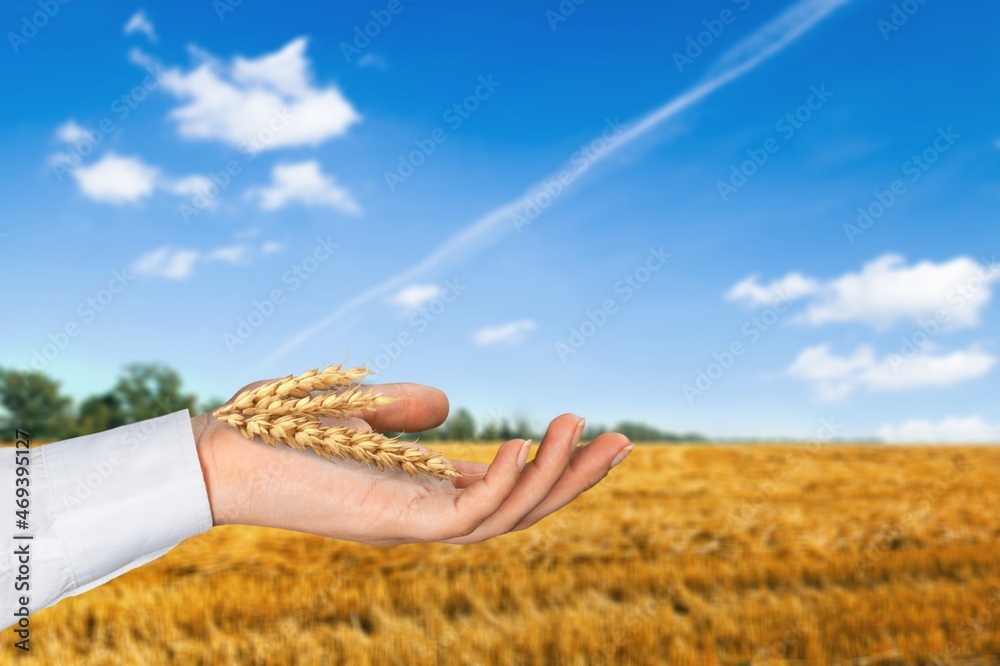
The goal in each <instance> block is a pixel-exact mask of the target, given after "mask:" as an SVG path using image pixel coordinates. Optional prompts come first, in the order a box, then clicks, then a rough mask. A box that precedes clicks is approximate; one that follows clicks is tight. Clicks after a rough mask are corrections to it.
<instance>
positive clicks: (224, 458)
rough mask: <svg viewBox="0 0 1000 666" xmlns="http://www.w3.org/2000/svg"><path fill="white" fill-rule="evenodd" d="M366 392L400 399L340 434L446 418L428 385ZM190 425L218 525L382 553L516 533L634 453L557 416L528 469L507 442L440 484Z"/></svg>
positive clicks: (521, 451)
mask: <svg viewBox="0 0 1000 666" xmlns="http://www.w3.org/2000/svg"><path fill="white" fill-rule="evenodd" d="M251 386H256V384H255V385H251ZM373 388H374V389H376V390H378V391H379V392H380V393H382V394H383V395H387V396H391V397H395V398H398V399H397V400H396V401H395V402H393V403H391V404H389V405H386V406H384V407H379V409H378V410H377V412H375V411H371V412H361V413H358V414H357V415H355V416H356V418H352V419H349V420H348V422H347V423H346V425H349V426H350V427H352V428H355V429H359V430H361V429H364V430H367V429H374V430H388V431H397V432H398V431H403V432H419V431H422V430H427V429H430V428H434V427H436V426H438V425H440V424H441V423H443V422H444V420H445V418H446V417H447V415H448V399H447V397H445V394H444V393H442V392H441V391H439V390H437V389H434V388H431V387H429V386H420V385H418V384H383V385H373ZM191 421H192V427H193V430H194V435H195V441H196V443H197V447H198V455H199V458H200V460H201V465H202V471H203V472H204V475H205V482H206V485H207V487H208V494H209V502H210V504H211V507H212V516H213V519H214V522H215V524H216V525H224V524H245V525H258V526H262V527H279V528H282V529H287V530H296V531H299V532H309V533H312V534H319V535H322V536H329V537H335V538H338V539H346V540H349V541H358V542H361V543H367V544H372V545H383V546H388V545H394V544H401V543H409V542H416V541H443V542H448V543H476V542H479V541H484V540H486V539H489V538H492V537H494V536H497V535H499V534H505V533H507V532H512V531H516V530H523V529H525V528H527V527H530V526H531V525H533V524H535V523H536V522H538V521H539V520H541V519H542V518H544V517H545V516H547V515H549V514H550V513H552V512H554V511H556V510H557V509H560V508H561V507H563V506H565V505H566V504H568V503H569V502H571V501H572V500H573V499H574V498H576V497H577V496H578V495H579V494H580V493H582V492H583V491H585V490H587V489H588V488H590V487H592V486H594V485H595V484H596V483H597V482H598V481H600V480H601V479H603V478H604V477H605V476H606V475H607V473H608V470H610V469H611V467H613V466H614V465H615V464H617V463H618V462H620V461H621V460H623V459H624V457H625V456H626V455H628V452H629V451H630V450H631V444H630V443H629V441H628V439H626V438H625V437H624V436H623V435H620V434H617V433H609V434H603V435H601V436H599V437H597V438H596V439H595V440H594V441H593V442H591V443H590V444H589V445H587V446H585V447H577V442H578V441H579V439H580V435H581V433H582V432H583V419H581V418H579V417H577V416H574V415H572V414H563V415H562V416H560V417H558V418H556V419H555V420H553V421H552V423H551V424H550V425H549V429H548V431H547V432H546V434H545V438H544V439H543V440H542V443H541V446H540V447H539V449H538V453H537V455H536V456H535V459H534V460H533V461H532V462H530V463H526V460H527V456H528V449H529V446H528V445H527V443H526V442H525V441H524V440H521V439H515V440H511V441H509V442H506V443H505V444H503V445H502V446H501V447H500V450H499V451H497V454H496V457H495V458H494V459H493V462H492V463H490V464H489V465H486V464H483V463H476V462H470V461H452V462H453V463H454V464H455V466H456V467H457V468H458V470H459V471H461V472H462V474H463V476H462V477H461V478H458V479H453V480H451V481H442V480H437V479H433V478H431V477H425V476H423V475H421V476H420V477H416V478H414V477H410V476H408V475H407V474H406V473H404V472H402V471H397V470H386V471H384V472H379V471H378V470H377V469H370V468H369V467H367V466H366V465H363V464H361V463H357V462H354V461H348V460H337V461H335V462H331V461H328V460H325V459H323V458H321V457H319V456H318V455H316V454H314V453H313V452H311V451H304V452H300V451H295V450H294V449H291V448H289V447H287V446H281V445H278V446H277V447H271V446H269V445H267V444H264V443H263V442H260V441H253V442H251V441H248V440H247V439H246V438H244V437H243V436H242V435H240V433H239V432H238V431H237V430H236V429H235V428H233V427H232V426H229V425H225V424H223V423H221V422H219V421H218V420H216V419H215V418H214V417H213V416H212V415H211V414H203V415H201V416H198V417H195V418H193V419H192V420H191ZM340 424H342V423H341V422H338V423H336V425H340Z"/></svg>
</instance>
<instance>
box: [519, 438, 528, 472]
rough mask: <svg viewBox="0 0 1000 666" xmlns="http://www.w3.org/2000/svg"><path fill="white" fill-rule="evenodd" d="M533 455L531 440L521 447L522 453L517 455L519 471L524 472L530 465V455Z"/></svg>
mask: <svg viewBox="0 0 1000 666" xmlns="http://www.w3.org/2000/svg"><path fill="white" fill-rule="evenodd" d="M529 453H531V440H530V439H529V440H525V442H524V444H522V445H521V453H519V454H518V455H517V469H518V470H522V469H524V466H525V465H526V464H528V454H529Z"/></svg>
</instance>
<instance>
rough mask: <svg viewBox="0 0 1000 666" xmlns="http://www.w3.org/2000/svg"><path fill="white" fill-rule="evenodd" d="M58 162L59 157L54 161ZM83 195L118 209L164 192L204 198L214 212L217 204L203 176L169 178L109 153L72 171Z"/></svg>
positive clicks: (207, 179)
mask: <svg viewBox="0 0 1000 666" xmlns="http://www.w3.org/2000/svg"><path fill="white" fill-rule="evenodd" d="M56 158H58V156H55V157H54V158H53V159H56ZM70 173H71V174H72V176H73V178H74V179H75V180H76V182H77V185H79V187H80V192H81V193H82V194H83V195H84V196H85V197H87V198H88V199H92V200H94V201H98V202H101V203H109V204H113V205H116V206H120V205H124V204H136V203H139V202H140V201H142V200H143V199H146V198H147V197H150V196H152V195H153V193H154V192H156V191H157V190H164V191H166V192H169V193H171V194H173V195H175V196H178V197H185V196H195V195H202V196H201V199H199V202H200V203H201V205H202V206H203V207H206V208H214V207H215V206H216V205H217V203H218V202H217V201H216V200H215V199H214V198H213V197H211V196H209V188H211V187H214V184H213V183H212V181H211V180H210V179H209V178H207V177H205V176H201V175H197V174H195V175H190V176H182V177H180V178H169V177H166V176H164V175H162V174H161V171H160V169H159V168H158V167H155V166H152V165H149V164H146V163H145V162H143V161H142V160H141V159H139V158H138V157H127V156H122V155H118V154H116V153H107V154H105V155H104V156H103V157H101V159H99V160H97V161H96V162H94V163H92V164H88V165H86V166H78V167H76V168H75V169H73V170H72V171H70Z"/></svg>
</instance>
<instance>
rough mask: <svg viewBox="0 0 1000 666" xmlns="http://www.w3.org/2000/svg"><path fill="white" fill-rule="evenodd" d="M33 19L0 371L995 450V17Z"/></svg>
mask: <svg viewBox="0 0 1000 666" xmlns="http://www.w3.org/2000/svg"><path fill="white" fill-rule="evenodd" d="M43 5H44V3H43ZM43 5H39V4H38V3H37V2H10V3H5V5H4V8H3V9H2V11H0V25H2V26H3V27H4V32H5V34H6V37H5V42H6V44H5V46H4V48H3V49H0V51H2V52H3V56H2V57H3V59H4V62H3V68H2V74H0V76H2V77H3V84H4V89H5V90H6V91H7V93H6V94H7V100H8V103H7V104H5V105H3V109H2V110H0V113H2V114H3V122H0V133H2V135H0V136H2V141H3V146H4V150H3V153H2V156H0V182H2V183H3V191H4V199H3V201H4V203H3V215H2V216H0V233H2V234H3V236H2V237H0V258H2V262H3V266H4V268H5V270H4V271H3V277H2V278H0V279H2V280H4V281H5V285H4V287H5V289H4V292H5V293H6V294H7V296H6V300H5V305H6V309H7V312H8V313H9V314H10V317H9V319H8V321H9V322H10V323H9V324H8V325H7V326H5V327H4V328H3V329H2V331H0V345H2V347H0V348H2V353H0V359H2V364H3V365H5V366H8V367H29V368H30V367H32V366H33V365H34V367H37V368H41V369H44V370H45V371H46V372H47V373H49V374H51V375H53V376H55V377H57V378H58V379H60V380H61V381H62V382H63V383H64V386H65V388H66V389H67V390H68V391H69V392H71V393H73V394H74V395H77V396H82V395H85V394H87V393H90V392H93V391H97V390H103V389H105V388H107V387H109V386H110V385H111V384H112V383H113V381H114V378H115V377H116V375H117V373H118V372H119V370H120V368H121V366H122V365H123V364H125V363H127V362H130V361H153V360H156V361H163V362H166V363H168V364H170V365H172V366H174V367H176V368H177V369H178V370H180V371H181V372H182V374H183V375H184V377H185V379H186V381H187V383H188V385H189V387H190V388H192V389H193V390H195V391H197V392H198V393H199V394H201V395H203V396H209V395H217V396H227V395H229V394H231V393H232V391H234V390H235V389H237V388H239V387H240V386H242V385H243V384H245V383H247V382H249V381H252V380H254V379H258V378H264V377H270V376H274V375H280V374H286V373H289V372H297V371H301V370H304V369H307V368H310V367H314V366H317V365H320V364H325V363H330V362H338V361H340V360H342V359H343V358H344V357H345V356H346V355H347V354H348V352H349V353H350V357H349V358H350V361H352V362H358V363H360V362H366V361H367V362H371V363H373V364H374V365H375V366H376V368H377V369H378V370H379V376H380V380H384V381H416V382H421V383H427V384H432V385H436V386H439V387H441V388H443V389H445V390H446V391H447V392H448V394H449V395H450V397H451V399H452V403H453V405H464V406H468V407H470V408H471V409H472V410H473V412H474V413H475V414H476V415H477V416H478V417H479V418H480V419H481V420H482V419H486V418H489V417H490V416H491V415H492V416H496V415H502V416H507V417H509V418H516V417H519V416H526V417H528V418H529V419H531V420H532V421H533V422H534V423H536V424H537V425H539V426H540V425H542V424H543V423H545V422H546V421H547V420H548V419H549V418H551V417H553V416H555V415H557V414H559V413H562V412H565V411H573V412H576V413H579V414H581V415H583V416H586V417H587V418H588V420H589V422H590V423H593V424H601V423H603V424H612V423H614V422H617V421H619V420H622V419H638V420H644V421H647V422H650V423H652V424H655V425H657V426H660V427H663V428H666V429H671V430H675V431H691V430H694V431H700V432H703V433H706V434H708V435H710V436H717V437H734V436H758V437H771V436H791V437H804V438H808V437H813V436H815V435H816V433H817V432H818V431H819V429H820V427H821V424H822V423H823V419H827V420H831V419H832V420H833V421H834V422H835V423H836V424H837V433H836V434H837V435H838V436H841V437H847V438H861V437H876V436H880V437H884V438H886V439H927V440H991V441H996V440H1000V416H998V415H997V409H996V407H997V398H996V396H997V389H998V384H1000V380H998V372H1000V371H998V370H997V368H996V357H997V354H998V353H1000V350H998V348H997V338H996V333H995V331H996V330H997V323H998V321H1000V314H998V308H997V304H996V303H995V301H994V299H993V298H992V295H993V294H992V292H993V287H992V282H993V280H995V279H996V277H997V275H1000V268H998V267H997V266H996V265H995V264H994V263H993V262H995V261H996V259H995V255H996V253H997V252H998V250H1000V234H998V231H997V225H996V223H995V222H994V221H993V220H992V215H993V212H994V210H995V209H996V201H997V196H998V188H997V185H996V183H997V182H998V176H1000V174H998V166H997V164H998V162H997V151H998V145H1000V144H998V140H1000V131H998V128H997V127H996V122H995V120H994V116H995V108H996V100H997V99H1000V94H998V93H1000V91H998V86H1000V82H997V81H996V80H995V77H989V76H984V73H985V72H988V71H989V67H990V64H991V63H993V62H996V61H997V56H998V55H1000V45H997V43H996V40H994V39H992V35H991V33H990V30H991V28H990V26H991V25H993V24H994V23H995V20H996V19H997V18H998V16H997V14H998V13H1000V10H998V9H996V8H993V7H992V6H983V5H979V4H977V5H976V6H970V5H957V6H956V5H953V4H948V3H939V2H933V1H931V2H926V3H924V4H920V3H919V2H916V1H913V2H911V3H896V5H895V8H894V5H893V3H891V2H877V1H862V0H853V1H849V0H804V1H803V2H798V3H795V2H787V1H786V2H767V1H764V0H738V1H737V2H722V1H720V2H715V3H699V4H698V6H693V5H690V4H688V3H685V4H683V5H682V4H681V3H663V4H662V5H659V6H656V7H652V6H650V5H649V4H648V3H634V4H631V5H630V4H624V5H622V4H614V5H612V4H608V3H598V2H584V3H582V4H579V5H575V4H572V3H570V2H564V3H562V5H560V3H558V2H550V3H544V2H542V3H502V4H489V3H487V4H482V3H477V4H475V5H468V4H466V3H433V4H425V3H419V2H409V1H406V0H400V1H399V2H393V3H390V2H375V3H367V4H365V3H352V4H351V5H349V6H337V7H324V8H321V9H318V8H316V7H314V6H313V3H283V4H281V5H278V4H276V3H262V2H254V3H241V4H239V5H229V4H223V3H221V2H218V3H215V4H213V3H212V2H208V1H199V2H177V3H170V4H166V3H163V4H145V5H133V4H130V3H109V4H107V5H104V6H102V7H101V8H100V9H96V10H95V9H94V8H91V7H84V6H82V5H80V6H77V5H76V3H75V2H72V1H70V2H68V3H67V4H65V5H58V4H57V3H56V4H53V5H52V6H51V7H49V8H48V14H46V13H45V12H46V9H45V6H43ZM56 6H58V11H55V12H54V11H53V9H52V8H53V7H56ZM570 9H572V11H570ZM230 10H231V11H230ZM39 12H42V13H39ZM373 12H374V13H373ZM49 14H51V15H49ZM379 20H381V22H382V23H384V25H379V24H378V23H373V21H379ZM366 28H367V29H368V31H369V33H371V34H373V35H374V36H371V37H369V38H368V39H367V40H364V39H359V38H358V37H357V36H358V34H363V33H364V31H365V29H366ZM95 130H96V133H95ZM914 158H916V159H914ZM560 177H561V178H562V182H560ZM213 179H214V183H213ZM220 183H221V184H222V185H223V186H222V187H218V184H220ZM859 208H860V209H862V211H866V212H867V214H868V215H869V217H862V218H861V220H860V222H859ZM115 292H117V293H115ZM88 299H89V300H88ZM242 322H245V323H242ZM67 330H68V331H70V332H71V333H72V334H68V333H66V332H67ZM61 332H62V333H61ZM734 345H735V346H734ZM734 351H735V352H736V353H735V354H734V353H733V352H734ZM730 355H732V358H730Z"/></svg>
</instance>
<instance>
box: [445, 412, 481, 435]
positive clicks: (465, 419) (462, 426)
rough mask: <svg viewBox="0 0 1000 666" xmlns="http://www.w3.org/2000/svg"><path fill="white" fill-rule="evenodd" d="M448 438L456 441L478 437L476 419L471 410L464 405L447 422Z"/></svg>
mask: <svg viewBox="0 0 1000 666" xmlns="http://www.w3.org/2000/svg"><path fill="white" fill-rule="evenodd" d="M445 431H446V432H447V433H448V439H451V440H455V441H466V442H467V441H470V440H472V439H475V437H476V420H475V419H474V418H472V414H470V413H469V410H467V409H465V408H464V407H462V408H461V409H459V410H458V411H457V412H455V415H454V416H452V417H451V418H450V419H448V423H446V424H445Z"/></svg>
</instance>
